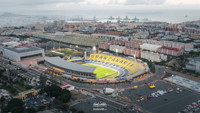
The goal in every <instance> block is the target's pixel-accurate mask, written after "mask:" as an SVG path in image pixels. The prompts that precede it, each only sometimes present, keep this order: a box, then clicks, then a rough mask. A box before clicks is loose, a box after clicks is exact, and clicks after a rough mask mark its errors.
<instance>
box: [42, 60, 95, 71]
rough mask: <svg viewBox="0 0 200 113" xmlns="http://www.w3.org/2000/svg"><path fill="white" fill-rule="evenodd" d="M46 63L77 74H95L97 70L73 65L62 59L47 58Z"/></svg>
mask: <svg viewBox="0 0 200 113" xmlns="http://www.w3.org/2000/svg"><path fill="white" fill-rule="evenodd" d="M45 61H46V62H48V63H50V64H51V65H54V66H57V67H60V68H62V69H67V70H72V71H76V72H84V73H93V72H94V71H95V69H96V67H89V66H84V65H80V64H76V63H72V62H69V61H66V60H64V59H62V58H60V57H45Z"/></svg>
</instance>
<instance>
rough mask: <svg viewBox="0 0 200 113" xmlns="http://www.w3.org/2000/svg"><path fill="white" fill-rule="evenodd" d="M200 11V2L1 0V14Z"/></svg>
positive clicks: (181, 0)
mask: <svg viewBox="0 0 200 113" xmlns="http://www.w3.org/2000/svg"><path fill="white" fill-rule="evenodd" d="M149 9H151V10H160V9H172V10H173V9H192V10H197V9H198V10H199V9H200V0H0V13H3V12H17V13H26V14H27V13H29V12H30V13H33V12H40V11H41V12H42V11H43V12H44V11H47V12H48V11H61V10H62V11H65V10H66V11H67V10H149Z"/></svg>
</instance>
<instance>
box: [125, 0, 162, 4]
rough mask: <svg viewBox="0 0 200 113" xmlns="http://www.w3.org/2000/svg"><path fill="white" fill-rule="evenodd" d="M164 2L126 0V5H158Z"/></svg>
mask: <svg viewBox="0 0 200 113" xmlns="http://www.w3.org/2000/svg"><path fill="white" fill-rule="evenodd" d="M165 1H166V0H126V5H159V4H163V3H165Z"/></svg>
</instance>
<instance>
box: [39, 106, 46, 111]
mask: <svg viewBox="0 0 200 113" xmlns="http://www.w3.org/2000/svg"><path fill="white" fill-rule="evenodd" d="M45 108H46V107H45V106H40V107H39V108H38V111H43V110H45Z"/></svg>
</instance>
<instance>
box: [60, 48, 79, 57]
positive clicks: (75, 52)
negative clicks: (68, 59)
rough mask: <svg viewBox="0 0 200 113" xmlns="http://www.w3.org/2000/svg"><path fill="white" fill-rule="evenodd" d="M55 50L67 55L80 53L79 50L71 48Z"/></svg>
mask: <svg viewBox="0 0 200 113" xmlns="http://www.w3.org/2000/svg"><path fill="white" fill-rule="evenodd" d="M57 52H60V53H64V54H65V55H66V56H67V55H77V54H80V52H79V51H76V50H72V49H62V50H58V51H57Z"/></svg>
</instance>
